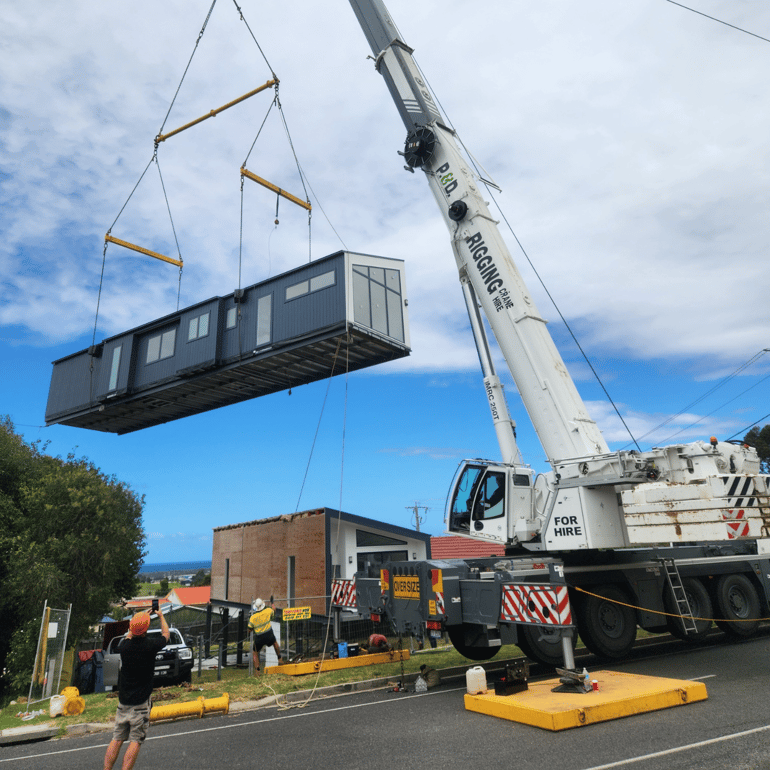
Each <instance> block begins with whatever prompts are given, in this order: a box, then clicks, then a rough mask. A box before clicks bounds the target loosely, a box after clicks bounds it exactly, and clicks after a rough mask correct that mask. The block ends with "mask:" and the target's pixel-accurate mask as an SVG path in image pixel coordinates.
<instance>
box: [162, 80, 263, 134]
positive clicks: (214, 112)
mask: <svg viewBox="0 0 770 770" xmlns="http://www.w3.org/2000/svg"><path fill="white" fill-rule="evenodd" d="M277 83H278V79H277V78H276V79H275V80H268V81H267V83H265V84H264V85H261V86H259V88H255V89H254V90H253V91H249V92H248V93H247V94H244V95H243V96H239V97H238V98H237V99H233V101H231V102H228V103H227V104H223V105H222V106H221V107H217V108H216V109H215V110H211V112H208V113H206V114H205V115H202V116H201V117H199V118H196V119H195V120H193V121H191V122H190V123H185V125H183V126H180V127H179V128H175V129H174V130H173V131H169V132H168V133H167V134H158V135H157V136H156V137H155V142H156V143H157V144H160V143H161V142H165V141H166V139H168V138H169V137H170V136H174V134H178V133H180V132H181V131H184V130H185V129H187V128H192V127H193V126H197V125H198V123H201V122H203V121H204V120H207V119H208V118H213V117H215V116H217V115H218V114H219V113H220V112H224V111H225V110H227V109H230V107H234V106H235V105H236V104H239V103H240V102H242V101H244V100H246V99H248V98H249V97H250V96H254V94H258V93H259V92H260V91H264V90H265V89H267V88H272V87H273V86H274V85H276V84H277Z"/></svg>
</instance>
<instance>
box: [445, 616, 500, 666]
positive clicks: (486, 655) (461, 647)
mask: <svg viewBox="0 0 770 770" xmlns="http://www.w3.org/2000/svg"><path fill="white" fill-rule="evenodd" d="M468 627H469V626H468V624H467V623H463V624H461V625H459V626H447V629H446V632H447V635H448V636H449V641H450V642H452V646H453V647H454V648H455V649H456V650H457V652H459V653H460V655H462V656H463V657H464V658H468V659H469V660H491V659H492V658H494V657H495V655H497V651H498V650H499V649H500V648H499V647H473V646H471V645H468V644H466V642H465V639H466V635H465V631H466V629H467V628H468Z"/></svg>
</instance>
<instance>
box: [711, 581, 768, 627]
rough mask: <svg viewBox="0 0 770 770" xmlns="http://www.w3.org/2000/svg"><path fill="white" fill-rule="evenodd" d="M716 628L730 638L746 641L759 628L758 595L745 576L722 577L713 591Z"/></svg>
mask: <svg viewBox="0 0 770 770" xmlns="http://www.w3.org/2000/svg"><path fill="white" fill-rule="evenodd" d="M714 601H715V603H716V606H717V615H719V618H720V619H719V620H717V626H718V627H719V628H720V629H721V630H722V631H724V632H725V633H726V634H729V635H730V636H734V637H736V638H738V639H746V638H747V637H749V636H753V634H755V633H756V631H757V629H758V628H759V595H758V594H757V589H756V588H754V584H753V583H752V582H751V581H750V580H749V579H748V578H747V577H746V576H745V575H738V574H735V575H722V577H721V578H719V580H718V581H717V584H716V588H715V590H714Z"/></svg>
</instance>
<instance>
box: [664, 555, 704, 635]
mask: <svg viewBox="0 0 770 770" xmlns="http://www.w3.org/2000/svg"><path fill="white" fill-rule="evenodd" d="M661 562H662V563H663V569H664V570H665V573H666V581H667V582H668V585H669V588H670V589H671V595H672V596H673V598H674V605H675V607H676V612H677V613H678V615H679V617H680V619H681V621H682V629H683V630H684V632H685V634H690V633H692V634H694V633H696V632H697V630H698V627H697V626H696V624H695V618H694V617H693V614H692V608H691V607H690V602H689V601H688V600H687V593H686V591H685V590H684V585H683V583H682V576H681V575H680V574H679V568H678V567H677V566H676V562H675V561H674V560H673V559H661Z"/></svg>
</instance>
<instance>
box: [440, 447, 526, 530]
mask: <svg viewBox="0 0 770 770" xmlns="http://www.w3.org/2000/svg"><path fill="white" fill-rule="evenodd" d="M533 476H534V471H533V470H532V469H531V468H526V467H519V466H510V465H500V464H495V463H491V462H487V461H485V460H466V461H465V462H463V463H462V464H461V465H460V468H459V469H458V471H457V473H456V474H455V479H454V483H453V484H452V489H451V492H450V498H449V505H448V508H447V530H448V531H449V532H453V533H457V534H464V535H469V536H471V537H477V538H479V539H482V540H492V541H495V542H498V543H502V544H503V545H507V544H509V543H512V542H514V541H515V539H516V538H515V537H514V534H515V533H514V530H515V529H517V528H516V523H517V521H520V520H525V521H528V522H529V521H531V520H532V518H533V499H534V498H533V494H534V493H533V490H534V486H533ZM518 529H520V527H519V528H518Z"/></svg>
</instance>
